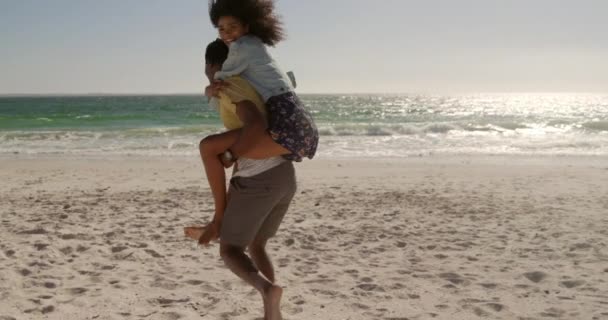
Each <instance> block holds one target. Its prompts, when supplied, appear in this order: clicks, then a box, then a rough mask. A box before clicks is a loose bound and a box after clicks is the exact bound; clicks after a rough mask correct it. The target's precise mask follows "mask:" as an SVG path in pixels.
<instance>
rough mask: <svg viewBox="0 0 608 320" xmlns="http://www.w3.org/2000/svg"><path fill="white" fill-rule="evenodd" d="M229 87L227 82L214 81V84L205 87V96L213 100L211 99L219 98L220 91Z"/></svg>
mask: <svg viewBox="0 0 608 320" xmlns="http://www.w3.org/2000/svg"><path fill="white" fill-rule="evenodd" d="M228 85H229V84H228V83H227V82H225V81H222V80H215V81H213V83H211V84H210V85H208V86H207V87H205V96H207V97H209V98H211V97H216V98H218V97H219V95H220V91H221V90H222V89H223V88H226V87H227V86H228Z"/></svg>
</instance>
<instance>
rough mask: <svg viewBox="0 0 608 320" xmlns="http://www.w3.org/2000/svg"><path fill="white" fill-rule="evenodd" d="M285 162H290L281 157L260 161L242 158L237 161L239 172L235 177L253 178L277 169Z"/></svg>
mask: <svg viewBox="0 0 608 320" xmlns="http://www.w3.org/2000/svg"><path fill="white" fill-rule="evenodd" d="M285 161H289V160H285V158H283V157H281V156H279V157H272V158H266V159H260V160H257V159H255V160H254V159H248V158H243V157H241V158H238V159H237V160H236V162H237V164H238V170H237V171H236V173H235V174H234V175H233V177H243V178H248V177H253V176H255V175H258V174H260V173H262V172H266V171H268V170H270V169H272V168H274V167H277V166H279V165H280V164H282V163H283V162H285Z"/></svg>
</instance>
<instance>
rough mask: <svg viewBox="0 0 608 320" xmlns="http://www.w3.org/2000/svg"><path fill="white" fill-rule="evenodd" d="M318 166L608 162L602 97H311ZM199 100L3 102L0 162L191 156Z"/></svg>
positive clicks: (607, 117) (203, 116) (204, 120)
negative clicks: (434, 159)
mask: <svg viewBox="0 0 608 320" xmlns="http://www.w3.org/2000/svg"><path fill="white" fill-rule="evenodd" d="M300 97H301V99H302V100H303V102H304V103H305V105H306V106H307V107H308V108H309V110H310V111H311V112H312V114H313V116H314V118H315V120H316V122H317V126H318V128H319V132H320V134H321V140H320V145H319V150H318V154H317V155H318V157H324V158H340V157H412V156H427V155H435V154H437V155H439V154H441V155H445V154H447V155H507V154H517V155H608V95H593V94H494V95H491V94H480V95H454V96H432V95H388V94H387V95H378V94H357V95H350V94H348V95H311V94H302V95H300ZM222 130H223V128H222V124H221V122H220V119H219V117H218V114H217V112H216V111H215V110H214V109H212V108H211V107H210V106H209V105H208V104H207V102H206V98H204V97H203V96H200V95H175V96H152V95H148V96H137V95H133V96H53V97H38V96H34V97H0V155H2V154H31V155H36V154H66V155H127V154H129V155H167V156H171V155H176V156H177V155H196V154H197V153H198V142H199V141H200V140H201V139H202V138H203V137H205V136H206V135H208V134H212V133H216V132H220V131H222Z"/></svg>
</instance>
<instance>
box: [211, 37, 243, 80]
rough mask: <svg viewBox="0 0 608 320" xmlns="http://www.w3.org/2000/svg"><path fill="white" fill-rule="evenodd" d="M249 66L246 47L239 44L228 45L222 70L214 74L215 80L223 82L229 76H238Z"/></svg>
mask: <svg viewBox="0 0 608 320" xmlns="http://www.w3.org/2000/svg"><path fill="white" fill-rule="evenodd" d="M248 66H249V50H248V49H247V46H243V45H241V44H240V43H237V42H235V43H233V44H231V45H230V50H229V51H228V58H227V59H226V61H224V64H223V65H222V70H221V71H218V72H216V73H215V76H214V78H215V79H216V80H223V79H226V78H228V77H231V76H235V75H239V74H241V73H242V72H243V71H245V69H247V67H248Z"/></svg>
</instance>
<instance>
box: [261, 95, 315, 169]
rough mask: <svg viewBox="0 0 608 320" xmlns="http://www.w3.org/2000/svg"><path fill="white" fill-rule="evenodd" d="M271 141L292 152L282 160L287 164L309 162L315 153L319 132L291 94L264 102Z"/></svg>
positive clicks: (298, 100) (306, 112)
mask: <svg viewBox="0 0 608 320" xmlns="http://www.w3.org/2000/svg"><path fill="white" fill-rule="evenodd" d="M266 107H267V108H268V114H269V122H268V132H270V136H271V137H272V139H273V140H274V141H275V142H276V143H278V144H280V145H281V146H283V147H284V148H285V149H287V150H289V151H291V154H288V155H285V156H283V157H284V158H285V159H287V160H292V161H298V162H299V161H302V158H304V157H307V158H309V159H312V158H313V157H314V155H315V153H316V151H317V144H318V143H319V132H318V131H317V126H316V125H315V122H314V120H313V119H312V117H311V115H310V113H308V111H307V110H306V109H304V105H303V104H302V102H301V101H300V99H299V98H298V96H296V94H295V93H293V92H287V93H284V94H281V95H278V96H274V97H271V98H270V99H268V101H267V102H266Z"/></svg>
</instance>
